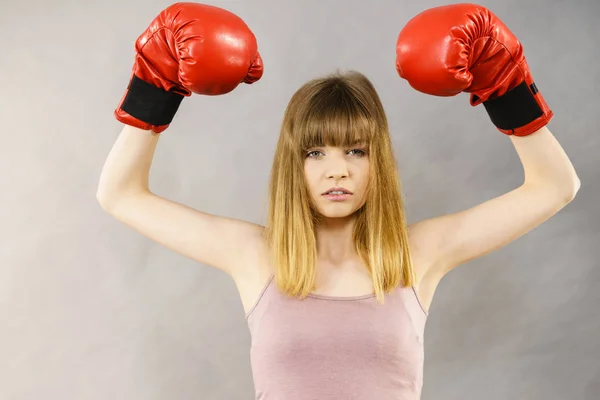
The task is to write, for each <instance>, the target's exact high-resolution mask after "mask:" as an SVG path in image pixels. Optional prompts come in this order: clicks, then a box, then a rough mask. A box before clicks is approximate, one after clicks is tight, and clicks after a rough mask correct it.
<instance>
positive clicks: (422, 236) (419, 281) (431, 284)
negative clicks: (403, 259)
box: [408, 221, 440, 310]
mask: <svg viewBox="0 0 600 400" xmlns="http://www.w3.org/2000/svg"><path fill="white" fill-rule="evenodd" d="M425 224H426V223H425V222H424V221H423V222H417V223H414V224H411V225H409V226H408V241H409V248H410V254H411V261H412V265H413V269H414V272H415V276H416V284H415V286H414V287H415V292H416V293H417V296H418V297H419V301H420V302H421V304H422V305H423V307H424V308H425V309H426V310H429V307H430V306H431V302H432V300H433V296H434V294H435V290H436V288H437V286H438V284H439V282H440V277H437V276H432V274H429V273H428V272H429V271H432V270H436V269H435V268H432V265H433V264H434V263H435V262H439V259H438V258H436V256H435V254H432V249H431V245H432V244H431V242H430V241H428V235H427V234H426V233H427V228H426V226H425Z"/></svg>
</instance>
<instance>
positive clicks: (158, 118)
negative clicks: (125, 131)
mask: <svg viewBox="0 0 600 400" xmlns="http://www.w3.org/2000/svg"><path fill="white" fill-rule="evenodd" d="M127 89H128V90H127V95H126V96H125V99H124V100H123V104H122V105H121V110H123V111H125V112H126V113H127V114H129V115H131V116H132V117H134V118H137V119H139V120H140V121H143V122H145V123H147V124H150V125H154V126H161V125H169V124H170V123H171V121H173V117H174V116H175V113H177V109H179V105H180V104H181V101H182V100H183V98H184V96H183V95H181V94H179V93H175V92H167V91H166V90H164V89H162V88H159V87H156V86H154V85H152V84H150V83H148V82H145V81H143V80H141V79H140V78H138V77H137V76H135V75H133V77H132V78H131V82H129V87H128V88H127Z"/></svg>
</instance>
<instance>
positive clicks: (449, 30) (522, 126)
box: [396, 4, 553, 136]
mask: <svg viewBox="0 0 600 400" xmlns="http://www.w3.org/2000/svg"><path fill="white" fill-rule="evenodd" d="M396 70H397V71H398V74H399V75H400V76H401V77H402V78H404V79H406V80H407V81H408V83H409V84H410V85H411V86H412V87H413V88H415V89H416V90H418V91H420V92H424V93H427V94H431V95H435V96H454V95H456V94H458V93H460V92H467V93H471V105H472V106H477V105H479V104H481V103H483V105H484V106H485V109H486V111H487V112H488V115H489V116H490V119H491V120H492V122H493V123H494V125H496V127H497V128H498V130H499V131H500V132H503V133H505V134H507V135H516V136H527V135H530V134H531V133H533V132H535V131H537V130H538V129H540V128H541V127H543V126H545V125H546V124H547V123H548V121H550V119H551V118H552V117H553V113H552V111H551V110H550V109H549V108H548V105H547V104H546V102H545V100H544V98H543V97H542V95H541V94H540V93H539V92H538V89H537V87H536V86H535V83H534V82H533V78H532V77H531V74H530V72H529V67H528V65H527V61H526V60H525V56H524V55H523V47H522V46H521V43H520V42H519V40H518V39H517V38H516V37H515V36H514V35H513V34H512V33H511V32H510V31H509V30H508V28H507V27H506V26H505V25H504V24H503V23H502V21H500V20H499V19H498V17H496V16H495V15H494V14H492V12H491V11H490V10H488V9H486V8H485V7H482V6H479V5H476V4H452V5H447V6H441V7H435V8H431V9H429V10H426V11H424V12H422V13H421V14H419V15H417V16H416V17H414V18H413V19H411V20H410V21H409V22H408V23H407V24H406V26H405V27H404V28H403V29H402V31H401V32H400V34H399V36H398V41H397V44H396Z"/></svg>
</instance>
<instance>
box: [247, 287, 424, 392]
mask: <svg viewBox="0 0 600 400" xmlns="http://www.w3.org/2000/svg"><path fill="white" fill-rule="evenodd" d="M273 278H274V276H271V277H270V279H269V281H268V283H267V284H266V285H265V288H264V289H263V291H262V293H261V295H260V296H259V299H258V300H257V302H256V304H255V305H254V307H253V308H252V309H251V310H250V311H249V312H248V314H246V320H247V323H248V327H249V329H250V334H251V338H252V347H251V350H250V361H251V367H252V376H253V379H254V388H255V393H256V395H255V399H256V400H323V399H327V400H338V399H339V400H352V399H355V400H374V399H377V400H392V399H393V400H417V399H419V398H420V396H421V387H422V384H423V361H424V352H423V333H424V329H425V322H426V320H427V313H426V312H425V310H424V309H423V307H422V306H421V304H420V303H419V300H418V298H417V296H416V293H415V291H414V289H413V288H412V287H407V288H402V287H398V288H396V289H395V290H394V291H392V292H391V293H389V294H387V295H386V296H385V304H384V305H380V304H378V303H377V300H376V298H375V295H374V294H370V295H364V296H356V297H331V296H321V295H315V294H311V295H309V297H307V298H305V299H303V300H300V299H295V298H292V297H288V296H287V295H285V294H283V293H282V292H281V291H279V289H278V288H277V285H276V284H275V281H274V279H273Z"/></svg>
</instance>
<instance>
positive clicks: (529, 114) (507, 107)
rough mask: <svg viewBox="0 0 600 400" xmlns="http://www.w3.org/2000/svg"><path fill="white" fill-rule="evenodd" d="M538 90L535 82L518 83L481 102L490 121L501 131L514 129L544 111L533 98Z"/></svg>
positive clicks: (538, 116) (532, 119) (539, 115)
mask: <svg viewBox="0 0 600 400" xmlns="http://www.w3.org/2000/svg"><path fill="white" fill-rule="evenodd" d="M537 92H538V89H537V87H536V86H535V83H532V84H531V85H527V82H525V81H523V82H522V83H521V84H520V85H518V86H515V87H514V88H513V89H511V90H509V91H508V92H506V93H505V94H504V95H502V96H500V97H496V98H493V99H490V100H487V101H485V102H483V105H484V107H485V109H486V111H487V113H488V115H489V116H490V119H491V120H492V123H493V124H494V125H496V127H497V128H498V129H500V130H502V131H509V132H510V131H514V130H516V129H517V128H520V127H523V126H525V125H527V124H529V123H530V122H532V121H535V120H536V119H538V118H540V117H542V116H543V115H544V111H543V110H542V108H541V107H540V105H539V104H538V102H537V100H536V99H535V97H534V96H535V94H536V93H537Z"/></svg>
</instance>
